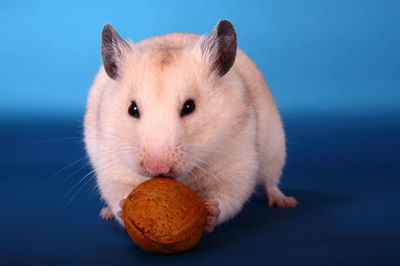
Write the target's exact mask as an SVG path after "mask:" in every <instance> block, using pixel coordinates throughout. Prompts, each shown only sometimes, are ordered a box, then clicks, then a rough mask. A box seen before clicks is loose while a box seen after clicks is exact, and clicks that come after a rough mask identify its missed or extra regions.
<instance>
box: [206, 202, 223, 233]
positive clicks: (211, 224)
mask: <svg viewBox="0 0 400 266" xmlns="http://www.w3.org/2000/svg"><path fill="white" fill-rule="evenodd" d="M204 206H205V207H206V208H207V212H208V215H207V225H206V227H205V231H206V232H207V233H211V232H212V231H214V228H215V226H216V225H217V222H218V218H219V215H220V213H221V211H220V209H219V207H218V201H216V200H206V201H204Z"/></svg>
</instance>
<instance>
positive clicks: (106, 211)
mask: <svg viewBox="0 0 400 266" xmlns="http://www.w3.org/2000/svg"><path fill="white" fill-rule="evenodd" d="M99 215H100V217H101V218H102V219H105V220H110V219H114V214H113V213H112V211H111V209H110V207H104V208H102V209H101V210H100V214H99Z"/></svg>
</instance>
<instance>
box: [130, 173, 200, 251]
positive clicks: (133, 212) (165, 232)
mask: <svg viewBox="0 0 400 266" xmlns="http://www.w3.org/2000/svg"><path fill="white" fill-rule="evenodd" d="M123 220H124V223H125V227H126V229H127V231H128V234H129V236H130V237H131V238H132V240H133V241H134V242H135V243H136V244H137V245H138V246H139V247H141V248H142V249H145V250H147V251H150V252H154V253H177V252H181V251H185V250H187V249H190V248H192V247H194V246H195V245H197V243H198V242H199V241H200V238H201V236H202V235H203V231H204V227H205V225H206V220H207V210H206V208H205V206H204V203H203V201H202V200H201V199H200V198H199V197H198V196H197V195H196V193H195V192H194V191H193V190H191V189H190V188H188V187H187V186H185V185H183V184H182V183H179V182H177V181H175V180H172V179H169V178H152V179H150V180H148V181H145V182H143V183H141V184H140V185H139V186H137V187H136V188H135V189H133V190H132V192H131V193H130V194H129V196H128V198H127V199H126V201H125V203H124V206H123Z"/></svg>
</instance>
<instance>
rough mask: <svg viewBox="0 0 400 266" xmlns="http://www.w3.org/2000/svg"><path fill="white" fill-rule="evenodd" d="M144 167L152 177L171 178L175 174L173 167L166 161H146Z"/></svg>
mask: <svg viewBox="0 0 400 266" xmlns="http://www.w3.org/2000/svg"><path fill="white" fill-rule="evenodd" d="M143 167H144V169H145V170H146V172H148V173H149V175H150V176H152V177H156V176H170V175H171V174H172V172H173V171H172V167H171V165H170V164H169V163H168V162H166V161H164V160H158V159H152V160H146V161H144V162H143Z"/></svg>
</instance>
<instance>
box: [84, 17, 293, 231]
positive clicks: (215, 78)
mask: <svg viewBox="0 0 400 266" xmlns="http://www.w3.org/2000/svg"><path fill="white" fill-rule="evenodd" d="M101 50H102V59H103V65H102V66H101V68H100V70H99V72H98V74H97V76H96V78H95V80H94V83H93V85H92V87H91V89H90V92H89V96H88V100H87V110H86V114H85V118H84V142H85V147H86V150H87V153H88V155H89V159H90V163H91V165H92V166H93V168H94V170H95V173H96V179H97V185H98V188H99V191H100V194H101V197H102V199H103V200H104V202H105V204H106V207H105V208H103V209H102V210H101V212H100V215H101V216H102V217H103V218H115V219H116V220H117V221H118V222H119V223H121V224H122V220H121V217H120V210H121V202H123V200H124V199H125V198H126V197H127V195H128V194H129V192H130V191H131V190H132V189H133V188H134V187H135V186H137V185H138V184H140V183H141V182H143V181H145V180H147V179H149V178H153V177H159V176H162V177H167V178H174V179H176V180H177V181H179V182H182V183H183V184H185V185H187V186H189V187H190V188H192V189H193V190H194V191H195V192H196V193H197V194H198V195H199V196H200V197H201V198H202V199H203V200H204V204H205V206H206V207H207V209H208V218H207V227H206V230H207V231H208V232H211V231H212V230H213V229H214V227H215V226H217V225H219V224H221V223H223V222H225V221H227V220H229V219H231V218H233V217H234V216H235V215H236V214H237V213H238V212H239V211H240V210H241V208H242V206H243V204H244V203H245V202H246V201H247V200H248V199H249V197H250V196H251V194H252V193H253V192H254V190H255V187H256V185H257V184H261V185H262V186H263V188H264V192H265V195H266V196H267V197H268V202H269V205H270V206H275V207H281V208H286V207H295V206H296V204H297V201H296V200H295V199H294V198H293V197H287V196H285V195H284V194H283V193H282V191H281V190H280V189H279V188H278V185H279V180H280V177H281V174H282V168H283V167H284V164H285V157H286V148H285V135H284V130H283V127H282V122H281V118H280V115H279V112H278V110H277V107H276V104H275V102H274V99H273V97H272V95H271V92H270V90H269V88H268V86H267V85H266V82H265V80H264V78H263V75H262V74H261V72H260V71H259V70H258V69H257V67H256V65H255V64H254V62H253V61H252V60H251V59H250V58H249V57H248V56H247V55H246V54H245V53H244V52H243V51H241V50H240V49H239V48H238V47H237V36H236V31H235V29H234V27H233V25H232V24H231V23H230V22H229V21H227V20H220V21H219V22H218V23H217V24H216V26H215V27H214V29H213V31H212V32H211V33H210V34H209V35H206V36H201V35H197V34H190V33H171V34H166V35H160V36H156V37H153V38H149V39H146V40H143V41H141V42H138V43H133V42H130V41H129V42H128V41H125V40H124V39H122V38H121V37H120V35H119V34H118V33H117V31H116V30H115V29H114V28H113V27H112V26H111V25H108V24H107V25H105V26H104V28H103V32H102V46H101Z"/></svg>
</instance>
